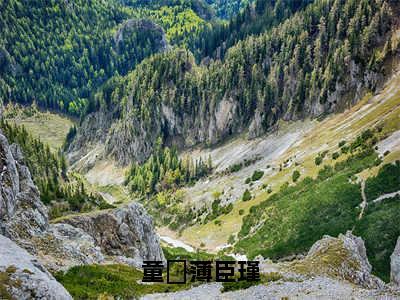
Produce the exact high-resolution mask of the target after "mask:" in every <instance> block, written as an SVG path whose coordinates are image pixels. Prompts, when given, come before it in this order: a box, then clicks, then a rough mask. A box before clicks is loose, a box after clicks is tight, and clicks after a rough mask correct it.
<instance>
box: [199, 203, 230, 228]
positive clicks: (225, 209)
mask: <svg viewBox="0 0 400 300" xmlns="http://www.w3.org/2000/svg"><path fill="white" fill-rule="evenodd" d="M220 204H221V200H219V199H216V200H214V201H213V203H212V204H211V213H209V214H208V215H207V216H206V217H205V218H204V223H207V222H208V221H210V220H215V219H216V218H218V217H219V216H220V215H224V214H225V215H226V214H229V213H230V212H231V211H232V210H233V204H232V203H229V204H228V205H224V206H222V205H220ZM216 224H217V223H216Z"/></svg>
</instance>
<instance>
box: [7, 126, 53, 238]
mask: <svg viewBox="0 0 400 300" xmlns="http://www.w3.org/2000/svg"><path fill="white" fill-rule="evenodd" d="M0 170H1V174H0V233H1V234H3V235H5V236H7V237H9V238H11V239H12V240H14V241H17V242H18V243H19V244H21V243H26V242H27V241H28V240H29V239H30V238H31V237H32V236H34V235H37V234H41V233H42V232H43V231H45V230H46V229H47V227H48V216H47V209H46V207H45V206H44V205H43V204H42V202H41V201H40V198H39V191H38V189H37V187H36V186H35V185H34V183H33V181H32V178H31V174H30V172H29V170H28V168H27V167H26V166H25V164H24V163H23V156H22V153H21V150H20V148H19V147H18V146H17V145H15V144H14V145H11V146H10V145H9V144H8V141H7V138H6V137H5V136H4V135H2V134H1V133H0Z"/></svg>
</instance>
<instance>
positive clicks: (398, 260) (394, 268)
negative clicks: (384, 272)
mask: <svg viewBox="0 0 400 300" xmlns="http://www.w3.org/2000/svg"><path fill="white" fill-rule="evenodd" d="M390 281H391V282H392V284H393V285H394V286H395V287H398V288H400V237H399V238H398V239H397V244H396V247H395V248H394V251H393V254H392V255H391V256H390Z"/></svg>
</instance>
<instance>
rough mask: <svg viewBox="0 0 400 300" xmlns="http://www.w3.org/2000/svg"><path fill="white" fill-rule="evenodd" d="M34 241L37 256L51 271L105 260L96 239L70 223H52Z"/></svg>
mask: <svg viewBox="0 0 400 300" xmlns="http://www.w3.org/2000/svg"><path fill="white" fill-rule="evenodd" d="M32 242H33V245H34V247H35V250H36V253H37V254H36V256H37V257H38V259H39V260H40V261H41V262H42V263H43V264H44V265H45V266H46V268H47V269H48V270H50V271H60V270H63V271H65V270H68V269H69V268H71V267H73V266H77V265H88V264H100V263H103V262H104V260H105V259H104V255H103V253H102V252H101V249H100V247H98V246H97V245H96V244H95V240H94V239H93V238H92V237H91V236H90V235H88V234H87V233H85V232H84V231H83V230H82V229H80V228H75V227H73V226H71V225H69V224H51V225H50V227H49V229H48V230H47V231H46V232H44V233H43V234H41V235H38V236H35V237H34V238H33V239H32Z"/></svg>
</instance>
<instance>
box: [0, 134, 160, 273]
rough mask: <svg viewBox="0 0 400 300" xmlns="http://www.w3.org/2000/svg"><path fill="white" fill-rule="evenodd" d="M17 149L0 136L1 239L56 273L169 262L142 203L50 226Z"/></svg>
mask: <svg viewBox="0 0 400 300" xmlns="http://www.w3.org/2000/svg"><path fill="white" fill-rule="evenodd" d="M23 160H24V159H23V156H22V153H21V151H20V149H19V147H18V146H17V145H11V146H10V145H9V144H8V141H7V138H6V137H5V136H4V135H2V134H1V133H0V170H1V174H0V234H2V235H4V236H6V237H8V238H10V239H11V240H13V241H14V242H16V243H17V244H18V245H19V246H21V247H22V248H24V249H26V250H27V251H28V252H30V253H31V254H32V255H35V256H36V257H37V258H38V259H39V260H40V261H41V262H42V263H43V264H44V265H45V267H46V268H48V269H49V270H52V271H58V270H65V269H68V268H70V267H72V266H75V265H82V264H93V263H102V262H104V261H105V260H107V261H118V262H127V263H129V264H131V265H134V266H141V264H142V262H143V260H145V259H148V260H163V261H164V260H165V258H164V255H163V252H162V250H161V247H160V242H159V238H158V236H157V235H156V233H155V232H154V226H153V222H152V220H151V218H150V216H149V215H148V214H147V213H146V211H145V210H144V208H143V207H142V206H141V205H140V204H137V203H132V204H129V205H127V206H124V207H121V208H118V209H115V210H104V211H100V212H96V213H91V214H85V215H78V216H74V217H71V218H66V219H64V220H63V221H61V223H59V224H49V220H48V215H47V209H46V207H45V206H44V205H43V203H42V202H41V200H40V197H39V191H38V189H37V187H36V186H35V184H34V183H33V181H32V178H31V175H30V173H29V170H28V168H27V167H26V166H25V164H24V162H23Z"/></svg>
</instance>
